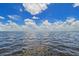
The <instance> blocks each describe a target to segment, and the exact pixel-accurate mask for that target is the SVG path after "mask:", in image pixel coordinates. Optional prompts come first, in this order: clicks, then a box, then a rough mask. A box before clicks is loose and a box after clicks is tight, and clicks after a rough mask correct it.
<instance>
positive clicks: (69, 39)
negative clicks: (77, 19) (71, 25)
mask: <svg viewBox="0 0 79 59" xmlns="http://www.w3.org/2000/svg"><path fill="white" fill-rule="evenodd" d="M0 55H1V56H3V55H8V56H9V55H15V56H18V55H22V56H23V55H32V56H37V55H40V56H41V55H42V56H43V55H47V56H48V55H50V56H52V55H55V56H65V55H69V56H70V55H74V56H77V55H78V56H79V32H78V31H73V32H69V31H66V32H64V31H58V32H41V33H34V32H32V33H31V32H30V33H27V32H14V31H13V32H7V31H3V32H0Z"/></svg>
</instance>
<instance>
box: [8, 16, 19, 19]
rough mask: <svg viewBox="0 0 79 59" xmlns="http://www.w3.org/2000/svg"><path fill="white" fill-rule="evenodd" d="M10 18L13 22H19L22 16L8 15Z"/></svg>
mask: <svg viewBox="0 0 79 59" xmlns="http://www.w3.org/2000/svg"><path fill="white" fill-rule="evenodd" d="M8 18H9V19H11V20H18V19H19V18H20V16H18V15H8Z"/></svg>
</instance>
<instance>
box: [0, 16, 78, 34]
mask: <svg viewBox="0 0 79 59" xmlns="http://www.w3.org/2000/svg"><path fill="white" fill-rule="evenodd" d="M24 22H25V24H24V25H18V24H16V23H15V22H12V21H11V20H10V21H8V23H6V24H2V23H0V31H26V32H35V31H40V32H44V31H79V20H77V19H75V18H71V17H70V18H67V19H66V21H57V22H53V23H50V22H49V21H48V20H45V21H43V22H42V23H41V24H40V25H37V24H36V23H35V21H34V20H32V19H25V20H24Z"/></svg>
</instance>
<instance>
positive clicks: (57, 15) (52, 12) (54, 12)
mask: <svg viewBox="0 0 79 59" xmlns="http://www.w3.org/2000/svg"><path fill="white" fill-rule="evenodd" d="M19 9H22V12H21V11H20V10H19ZM7 15H18V16H20V17H19V18H18V19H19V20H12V21H14V22H16V23H17V24H23V22H24V19H26V18H32V17H33V15H31V14H30V13H29V12H28V11H25V10H24V7H23V6H22V4H20V3H17V4H16V3H9V4H7V3H2V4H0V16H3V17H5V19H3V20H0V22H3V23H6V22H7V20H10V19H9V18H8V17H7ZM36 16H37V17H39V20H35V21H36V22H37V23H40V22H41V21H43V20H45V19H48V20H49V22H55V21H59V20H62V21H64V20H65V19H66V18H67V17H75V18H77V19H79V8H78V7H76V8H74V7H73V4H71V3H69V4H68V3H56V4H53V3H51V4H49V5H48V8H47V9H46V10H45V11H43V12H41V13H39V14H37V15H36Z"/></svg>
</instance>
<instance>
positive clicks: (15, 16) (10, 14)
mask: <svg viewBox="0 0 79 59" xmlns="http://www.w3.org/2000/svg"><path fill="white" fill-rule="evenodd" d="M48 29H50V30H49V31H78V30H79V4H78V3H0V31H29V30H30V31H45V30H46V31H48Z"/></svg>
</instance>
